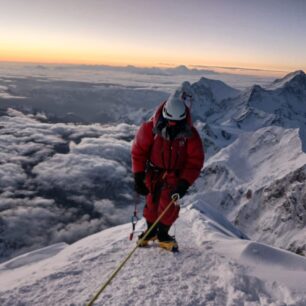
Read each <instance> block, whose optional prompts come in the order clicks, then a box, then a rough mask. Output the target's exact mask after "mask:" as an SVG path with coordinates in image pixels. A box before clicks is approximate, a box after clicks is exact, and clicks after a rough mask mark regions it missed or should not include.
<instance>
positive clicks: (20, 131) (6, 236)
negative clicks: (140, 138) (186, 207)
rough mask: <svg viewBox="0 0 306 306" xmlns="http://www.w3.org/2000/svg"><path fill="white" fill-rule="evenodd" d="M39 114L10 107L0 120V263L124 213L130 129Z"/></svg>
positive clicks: (128, 197) (128, 196)
mask: <svg viewBox="0 0 306 306" xmlns="http://www.w3.org/2000/svg"><path fill="white" fill-rule="evenodd" d="M39 119H41V118H40V116H38V118H36V117H34V116H30V115H29V116H27V115H24V114H22V113H20V112H18V111H16V110H13V109H10V110H9V111H8V112H7V114H6V115H3V116H1V117H0V152H1V153H0V176H1V180H0V233H1V240H0V261H1V260H5V259H8V258H10V257H12V256H15V255H17V254H20V253H23V252H25V251H29V250H31V249H35V248H37V247H41V246H44V245H49V244H51V243H56V242H60V241H65V242H68V243H71V242H74V241H76V240H78V239H80V238H82V237H84V236H87V235H89V234H91V233H94V232H97V231H99V230H102V229H104V228H106V227H109V226H112V225H115V224H119V223H122V222H126V221H128V220H129V218H130V215H131V211H132V208H131V207H130V206H129V205H130V204H131V203H132V202H133V191H132V178H131V172H130V147H131V141H132V139H133V135H134V133H135V129H136V126H133V125H128V124H119V125H117V126H111V125H108V126H101V125H97V124H95V125H74V124H63V123H58V124H49V123H43V122H40V120H39ZM114 191H116V192H114Z"/></svg>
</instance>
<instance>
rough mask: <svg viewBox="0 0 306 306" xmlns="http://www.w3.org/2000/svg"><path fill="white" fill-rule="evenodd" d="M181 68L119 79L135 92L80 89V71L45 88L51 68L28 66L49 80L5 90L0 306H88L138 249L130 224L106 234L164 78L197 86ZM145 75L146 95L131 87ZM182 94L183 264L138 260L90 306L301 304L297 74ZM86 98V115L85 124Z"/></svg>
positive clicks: (127, 209)
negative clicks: (187, 152)
mask: <svg viewBox="0 0 306 306" xmlns="http://www.w3.org/2000/svg"><path fill="white" fill-rule="evenodd" d="M185 68H186V67H178V68H177V69H176V70H169V71H159V70H154V69H152V71H145V72H144V71H139V70H137V69H135V67H127V68H126V70H124V73H129V75H131V74H134V75H135V78H134V79H133V82H134V83H133V82H132V81H130V83H129V84H128V85H127V84H125V85H124V86H122V87H121V88H119V87H120V86H119V87H118V84H109V83H108V84H93V83H92V81H93V80H92V79H90V80H87V83H86V78H85V73H84V71H86V69H88V67H78V68H76V69H77V71H78V72H81V71H83V74H82V75H81V76H82V80H71V78H70V76H71V75H72V74H71V72H69V73H68V72H67V70H65V69H63V70H62V72H61V73H59V74H58V79H57V80H54V79H53V80H51V77H50V79H47V78H46V77H47V74H48V73H51V72H50V68H48V69H44V70H42V69H38V68H37V67H36V68H35V69H36V70H35V71H36V72H38V71H47V72H42V75H44V78H46V79H44V80H43V79H41V80H38V79H22V78H21V77H20V75H19V79H18V80H17V79H16V78H15V77H16V76H14V77H10V78H3V80H5V82H4V81H3V80H2V81H3V82H2V83H1V82H0V83H1V84H0V85H1V87H0V102H3V101H4V102H3V103H2V104H1V105H2V107H3V108H4V109H3V111H2V113H1V116H0V147H1V152H0V174H1V181H0V192H1V193H0V200H1V202H0V232H1V240H0V255H1V256H0V260H1V262H2V263H1V264H0V305H7V306H8V305H71V306H72V305H85V303H86V302H87V301H89V299H90V298H91V297H92V296H93V295H94V294H95V293H96V291H97V290H98V289H99V287H100V286H101V285H102V284H103V283H104V282H105V281H106V280H107V278H108V276H109V275H110V274H111V273H112V271H113V270H114V269H115V268H116V267H117V266H118V264H119V263H120V262H121V261H122V260H123V259H124V258H125V256H127V254H128V253H129V251H130V250H132V249H133V248H134V246H135V240H134V241H129V240H128V236H129V233H130V231H131V225H130V224H123V225H119V226H115V225H117V224H122V223H125V222H127V221H128V220H129V218H130V215H131V214H132V209H133V207H132V205H131V204H132V203H133V200H134V199H133V193H132V178H131V172H130V171H131V170H130V147H131V141H132V139H133V135H134V133H135V131H136V129H137V125H138V124H139V123H140V122H141V121H142V120H145V119H147V118H149V117H150V116H151V115H152V112H153V111H154V108H155V107H156V105H157V104H158V103H159V102H160V99H164V98H166V97H167V96H168V94H169V88H172V87H174V83H173V84H170V83H167V80H169V78H170V77H171V78H176V79H175V82H178V80H184V78H187V76H188V75H189V76H190V75H192V77H195V76H197V78H198V79H199V76H200V75H199V71H192V72H189V71H188V69H187V70H186V69H185ZM27 69H28V68H27ZM97 69H98V68H97ZM99 69H100V68H99ZM99 69H98V70H99ZM105 69H106V68H105ZM98 70H97V71H98ZM56 71H60V70H56ZM99 71H100V70H99ZM66 72H67V75H66V77H67V76H68V75H69V78H68V79H69V82H67V81H66V80H65V81H63V78H64V77H65V73H66ZM23 73H24V72H23ZM99 73H100V72H99ZM110 73H111V74H114V73H115V72H114V71H110ZM122 73H123V72H122V71H120V77H118V76H117V79H116V80H117V81H119V80H120V78H121V77H123V74H122ZM144 73H147V78H146V79H145V80H146V82H147V83H146V85H145V88H144V87H142V86H135V85H136V84H138V85H139V84H140V79H141V78H140V74H144ZM206 73H208V74H209V72H206ZM45 74H46V75H45ZM178 74H179V77H178ZM148 76H150V77H152V79H151V81H150V80H149V79H150V77H148ZM155 76H159V77H161V78H162V81H161V82H160V83H158V84H157V83H156V87H154V85H153V84H154V82H156V78H155ZM212 76H213V74H212ZM37 77H38V75H37ZM53 77H54V75H53ZM99 77H102V74H100V75H99ZM215 77H216V75H215ZM0 81H1V80H0ZM100 81H101V80H100ZM223 81H224V79H223ZM48 82H50V83H48ZM131 82H132V83H133V84H132V83H131ZM150 82H151V83H150ZM43 83H44V84H45V85H42V84H43ZM148 84H151V85H150V86H148ZM14 86H15V87H14ZM133 86H135V87H133ZM175 86H177V84H175ZM182 86H183V87H184V90H186V91H188V93H189V94H190V95H192V97H193V98H192V101H189V102H190V105H191V107H192V113H193V118H194V119H195V126H196V127H197V129H198V131H199V132H200V135H201V137H202V138H203V140H204V143H205V151H206V164H205V167H204V169H203V171H202V173H201V176H200V178H199V179H198V180H197V181H196V183H195V184H194V186H192V188H191V189H190V192H189V195H187V196H186V197H184V199H183V200H182V207H183V208H182V210H181V213H180V218H179V220H178V221H177V222H176V224H175V227H174V228H173V229H172V233H173V234H175V235H176V238H177V240H178V243H179V248H180V253H178V254H172V253H169V252H167V251H164V250H161V249H159V248H158V247H157V245H154V244H153V245H152V246H151V247H149V248H144V249H137V251H136V253H135V254H134V256H133V257H132V258H131V259H130V261H128V263H127V264H126V266H125V267H124V268H123V270H122V271H121V272H120V273H119V274H118V275H117V277H116V278H115V279H114V280H113V281H112V282H111V284H110V285H109V286H108V287H107V289H106V290H105V291H104V292H103V293H102V294H101V296H100V298H99V299H98V300H97V303H96V305H208V306H210V305H211V306H212V305H214V306H219V305H229V306H230V305H231V306H236V305H251V306H253V305H254V306H255V305H271V306H272V305H273V306H279V305H292V306H293V305H294V306H296V305H300V306H302V305H306V285H305V279H306V259H305V254H306V243H305V241H306V231H305V228H306V183H305V182H306V154H305V153H306V76H305V73H304V72H303V71H296V72H293V73H291V74H289V75H287V76H285V77H284V78H282V79H278V80H275V81H274V82H272V83H270V84H268V83H267V82H265V84H263V83H262V84H260V85H254V86H251V87H249V88H243V86H239V89H236V88H233V87H231V86H229V85H227V84H225V83H224V82H221V81H217V80H212V79H208V78H207V75H205V77H201V79H200V80H198V81H196V82H193V83H189V82H184V83H183V85H182ZM55 90H58V92H59V93H60V94H59V95H57V96H56V95H55V96H54V95H53V93H54V92H55ZM84 93H86V94H88V97H90V98H92V101H93V103H92V104H91V103H89V105H90V106H89V108H90V109H89V110H88V112H87V113H86V112H84V114H83V113H82V107H83V106H82V103H83V100H84ZM1 96H2V98H1ZM20 97H22V99H21V98H20ZM35 97H36V98H35ZM44 97H46V100H45V101H47V102H46V104H45V105H44V106H43V110H44V112H42V110H41V109H36V107H37V106H39V101H40V100H41V99H43V98H44ZM100 97H103V99H107V97H110V99H109V100H108V101H107V102H105V104H103V105H105V107H106V108H108V107H109V108H108V109H109V114H107V112H105V109H103V108H102V110H101V113H96V111H95V110H96V109H98V108H99V103H100V102H101V103H104V102H103V99H101V100H99V99H100ZM146 99H147V100H148V104H146V105H144V104H143V103H142V102H141V101H143V100H146ZM69 101H71V103H72V104H71V105H75V106H77V108H76V109H78V112H79V113H78V114H75V113H74V114H72V113H69V111H68V110H69V109H70V107H71V105H70V106H69V103H70V102H69ZM116 101H120V103H119V102H118V103H119V104H118V105H119V106H118V105H117V106H118V107H117V106H116V103H117V102H116ZM10 102H12V105H9V103H10ZM20 103H23V106H22V107H20V105H21V104H20ZM52 103H56V105H58V106H59V107H60V109H61V110H65V111H66V112H65V111H64V113H63V116H61V118H59V117H58V116H57V114H56V113H54V112H53V111H54V107H53V106H52V107H51V106H50V107H51V108H50V109H49V108H48V107H49V105H51V104H52ZM8 105H9V106H11V107H12V106H13V107H15V106H16V107H17V108H19V111H17V110H14V109H12V108H9V109H6V107H7V106H8ZM33 105H34V107H33ZM140 106H142V107H140ZM27 107H28V108H27ZM20 110H22V111H20ZM51 113H52V114H53V115H52V116H50V114H51ZM79 115H84V116H83V117H82V118H81V117H80V116H79ZM106 115H107V116H106ZM84 118H85V119H86V120H89V121H90V120H92V119H93V118H96V119H97V118H99V119H98V121H101V122H102V123H105V122H108V124H107V125H105V124H103V125H101V124H97V123H95V124H92V123H91V124H84V123H85V121H86V120H84ZM100 119H101V120H100ZM61 121H62V122H61ZM67 122H74V123H67ZM76 122H79V123H78V124H76ZM80 122H83V124H80ZM134 124H135V125H134ZM139 209H141V208H139ZM106 228H108V229H106ZM143 228H144V222H143V220H142V221H140V222H139V223H138V224H137V230H142V229H143ZM93 233H95V234H93ZM91 234H93V235H91ZM86 236H88V237H86ZM84 237H85V238H84ZM301 255H304V256H301Z"/></svg>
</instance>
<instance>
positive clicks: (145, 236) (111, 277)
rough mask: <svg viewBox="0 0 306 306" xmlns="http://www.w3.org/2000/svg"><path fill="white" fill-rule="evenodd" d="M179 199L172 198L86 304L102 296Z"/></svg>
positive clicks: (89, 305)
mask: <svg viewBox="0 0 306 306" xmlns="http://www.w3.org/2000/svg"><path fill="white" fill-rule="evenodd" d="M177 200H178V199H174V198H173V199H172V200H171V201H170V202H169V204H168V205H167V207H166V208H165V209H164V211H163V212H162V213H161V214H160V215H159V217H158V218H157V219H156V221H155V222H154V223H153V224H152V225H151V227H150V228H149V229H148V230H147V231H146V232H145V234H144V236H143V237H142V238H141V239H140V240H139V241H137V244H136V246H135V247H134V249H133V250H132V251H131V252H130V253H129V254H128V255H127V256H126V258H125V259H124V260H123V261H122V262H121V263H120V265H119V266H118V267H117V268H116V270H115V271H114V272H113V273H112V274H111V275H110V277H109V278H108V280H107V281H106V282H105V283H104V284H103V286H102V287H101V288H100V289H99V290H98V292H97V293H96V294H95V295H94V296H93V298H92V299H91V300H90V301H89V302H88V303H87V304H86V306H92V305H93V304H94V302H95V301H96V300H97V298H98V297H99V296H100V294H101V293H102V292H103V291H104V290H105V288H106V287H107V286H108V285H109V284H110V283H111V281H112V280H113V279H114V278H115V277H116V275H117V274H118V272H119V271H120V270H121V269H122V267H123V266H124V265H125V264H126V262H127V261H128V260H129V259H130V258H131V257H132V255H133V254H134V253H135V251H136V250H137V248H138V247H139V245H140V244H142V243H143V241H144V240H145V239H146V238H147V237H148V235H149V234H150V233H151V231H152V230H153V228H154V227H155V226H156V225H157V223H158V222H159V221H160V220H161V219H162V218H163V216H164V215H165V214H166V212H167V211H168V210H169V208H170V207H171V205H173V204H175V202H176V201H177Z"/></svg>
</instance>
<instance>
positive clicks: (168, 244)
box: [157, 223, 178, 252]
mask: <svg viewBox="0 0 306 306" xmlns="http://www.w3.org/2000/svg"><path fill="white" fill-rule="evenodd" d="M169 229H170V227H169V226H166V225H164V224H161V223H159V225H158V233H157V238H158V240H159V247H161V248H163V249H165V250H167V251H170V252H178V244H177V242H176V240H175V238H174V237H172V236H170V235H169V234H168V231H169Z"/></svg>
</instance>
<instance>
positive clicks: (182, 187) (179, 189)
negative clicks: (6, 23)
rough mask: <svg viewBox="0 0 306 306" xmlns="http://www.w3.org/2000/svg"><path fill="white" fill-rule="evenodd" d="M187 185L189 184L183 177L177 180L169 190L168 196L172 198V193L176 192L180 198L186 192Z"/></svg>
mask: <svg viewBox="0 0 306 306" xmlns="http://www.w3.org/2000/svg"><path fill="white" fill-rule="evenodd" d="M189 186H190V185H189V183H188V182H187V181H186V180H184V179H181V180H179V182H178V184H177V186H176V188H175V189H174V190H172V191H171V193H170V197H171V198H172V196H173V195H175V194H178V195H179V196H180V199H181V198H182V197H183V196H184V195H185V194H186V192H187V190H188V188H189Z"/></svg>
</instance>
